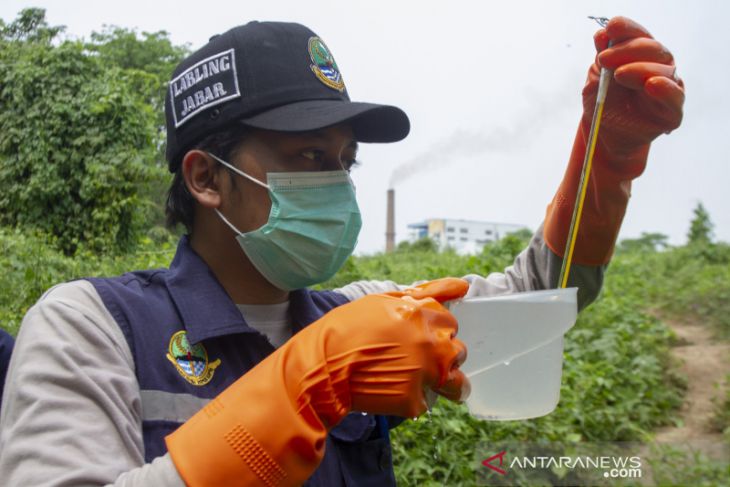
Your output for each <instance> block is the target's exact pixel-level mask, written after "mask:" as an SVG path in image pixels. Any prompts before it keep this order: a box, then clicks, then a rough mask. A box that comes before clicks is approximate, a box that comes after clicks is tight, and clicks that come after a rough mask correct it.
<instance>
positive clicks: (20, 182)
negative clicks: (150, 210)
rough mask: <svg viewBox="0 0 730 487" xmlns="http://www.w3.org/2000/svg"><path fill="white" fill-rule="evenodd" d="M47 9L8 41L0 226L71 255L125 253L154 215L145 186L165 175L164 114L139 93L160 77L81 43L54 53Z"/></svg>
mask: <svg viewBox="0 0 730 487" xmlns="http://www.w3.org/2000/svg"><path fill="white" fill-rule="evenodd" d="M39 12H41V13H42V12H43V11H42V10H39V9H33V12H32V15H31V14H30V13H28V11H27V10H24V11H23V12H21V14H20V16H19V19H18V20H16V21H15V22H13V23H12V24H10V25H9V26H3V39H2V42H0V87H2V89H0V188H2V191H0V224H3V225H6V226H13V227H21V228H30V229H38V230H41V231H43V232H44V233H46V234H49V235H52V236H53V237H54V238H55V241H56V243H57V245H58V246H59V248H61V249H62V250H63V251H64V252H66V253H67V254H73V253H74V252H75V251H76V250H77V248H78V247H79V246H81V245H86V246H89V247H91V248H92V249H93V250H97V251H99V250H122V251H123V250H127V249H129V248H130V247H131V246H133V245H134V244H135V243H136V241H137V239H138V236H139V232H140V230H141V229H142V227H143V225H144V220H145V217H146V212H145V202H144V201H143V200H142V199H141V198H140V189H141V188H142V187H143V185H145V184H146V182H147V181H149V180H150V179H151V178H153V176H154V174H156V171H157V172H159V171H158V166H159V165H157V164H155V163H154V161H155V158H156V151H157V146H156V143H155V139H154V134H155V132H156V120H157V116H156V113H155V112H154V110H153V108H152V107H151V106H150V104H149V102H148V100H146V99H144V98H143V96H142V95H140V92H139V91H138V90H137V89H136V87H140V86H142V87H145V86H149V85H150V83H152V82H153V81H154V80H151V79H150V77H149V76H148V75H145V74H144V73H141V72H140V71H135V70H123V69H120V68H119V67H116V66H109V65H107V64H105V63H103V62H101V60H100V59H98V58H96V57H94V56H89V55H88V52H87V51H86V50H85V48H84V46H83V45H82V44H81V43H79V42H70V41H66V42H63V43H61V44H60V45H58V46H53V45H52V44H51V43H50V42H47V41H48V39H49V35H50V32H47V33H48V35H46V34H41V32H43V31H48V29H49V28H48V27H47V23H46V22H45V19H44V18H43V17H42V16H41V17H39ZM50 29H51V31H52V30H54V29H55V28H50ZM39 40H42V42H40V41H39Z"/></svg>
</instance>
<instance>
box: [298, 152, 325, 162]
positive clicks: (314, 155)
mask: <svg viewBox="0 0 730 487" xmlns="http://www.w3.org/2000/svg"><path fill="white" fill-rule="evenodd" d="M302 155H303V156H304V157H306V158H307V159H311V160H313V161H321V160H322V159H323V158H324V151H321V150H316V149H310V150H305V151H303V152H302Z"/></svg>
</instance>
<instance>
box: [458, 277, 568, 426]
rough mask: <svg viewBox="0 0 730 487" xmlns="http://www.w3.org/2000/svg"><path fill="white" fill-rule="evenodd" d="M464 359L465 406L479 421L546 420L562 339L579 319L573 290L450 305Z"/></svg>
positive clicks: (555, 392)
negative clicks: (465, 353)
mask: <svg viewBox="0 0 730 487" xmlns="http://www.w3.org/2000/svg"><path fill="white" fill-rule="evenodd" d="M449 310H450V311H451V313H452V314H453V315H454V316H455V317H456V319H457V320H458V322H459V333H458V337H459V339H461V340H462V341H463V342H464V343H465V344H466V346H467V349H468V357H467V360H466V362H465V363H464V364H463V365H462V366H461V370H462V371H464V373H465V374H466V375H467V377H469V379H470V381H471V386H472V391H471V395H470V397H469V398H468V399H467V401H466V404H467V406H468V407H469V411H470V412H471V414H472V415H473V416H475V417H477V418H480V419H489V420H509V419H526V418H535V417H538V416H544V415H545V414H548V413H550V412H551V411H552V410H553V409H555V407H556V406H557V403H558V400H559V398H560V381H561V377H562V366H563V335H564V334H565V332H567V331H568V330H569V329H570V328H571V327H572V326H573V325H574V324H575V320H576V318H577V315H578V306H577V288H568V289H549V290H544V291H530V292H523V293H515V294H505V295H501V296H491V297H477V298H464V299H462V300H459V301H453V302H451V303H449Z"/></svg>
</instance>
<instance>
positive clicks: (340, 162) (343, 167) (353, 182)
mask: <svg viewBox="0 0 730 487" xmlns="http://www.w3.org/2000/svg"><path fill="white" fill-rule="evenodd" d="M337 162H338V163H339V164H340V167H341V168H342V172H343V173H345V175H347V180H348V181H349V182H350V186H352V190H353V191H354V192H357V187H356V186H355V181H353V180H352V176H350V171H349V170H348V169H345V165H344V164H342V160H340V159H337Z"/></svg>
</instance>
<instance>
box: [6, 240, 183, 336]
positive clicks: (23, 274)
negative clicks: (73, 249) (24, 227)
mask: <svg viewBox="0 0 730 487" xmlns="http://www.w3.org/2000/svg"><path fill="white" fill-rule="evenodd" d="M174 250H175V243H174V242H173V241H172V239H171V238H168V239H167V240H163V239H160V240H158V241H156V242H153V241H152V240H150V239H148V238H143V239H142V240H141V242H140V245H139V247H138V249H137V251H136V252H135V253H133V254H127V255H121V254H120V255H105V254H96V253H94V252H90V251H88V250H83V249H82V250H80V251H79V252H77V255H76V256H75V257H69V256H66V255H65V254H64V253H63V252H60V251H58V250H56V249H55V247H54V245H53V239H52V238H49V237H46V236H44V235H43V234H40V233H36V234H25V233H23V232H21V231H20V230H9V229H2V228H0V289H1V290H2V292H0V327H2V328H4V329H5V330H7V331H8V332H10V333H11V334H13V335H15V334H16V333H17V331H18V328H19V327H20V323H21V321H22V319H23V316H24V315H25V313H26V311H28V308H29V307H30V306H32V305H33V304H34V303H35V302H36V301H37V300H38V298H39V297H40V296H41V295H42V294H43V293H44V292H45V291H46V290H47V289H49V288H50V287H51V286H53V285H55V284H58V283H61V282H66V281H70V280H73V279H78V278H81V277H89V276H114V275H119V274H122V273H124V272H128V271H131V270H135V269H150V268H157V267H166V266H167V265H168V264H169V263H170V261H171V260H172V256H173V254H174Z"/></svg>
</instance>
